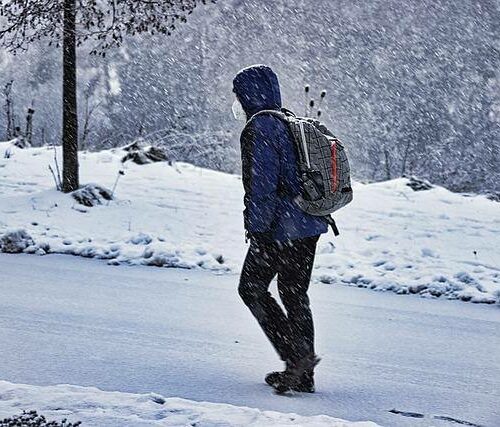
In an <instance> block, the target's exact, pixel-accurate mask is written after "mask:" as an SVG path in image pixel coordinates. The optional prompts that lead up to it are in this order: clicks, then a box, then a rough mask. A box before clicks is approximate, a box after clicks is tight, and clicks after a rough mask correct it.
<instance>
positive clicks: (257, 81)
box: [233, 65, 328, 242]
mask: <svg viewBox="0 0 500 427" xmlns="http://www.w3.org/2000/svg"><path fill="white" fill-rule="evenodd" d="M233 91H234V92H235V94H236V96H237V97H238V100H239V101H240V103H241V105H242V106H243V109H244V110H245V113H246V116H247V120H249V119H250V118H251V117H252V116H253V115H254V114H255V113H257V112H259V111H262V110H279V109H280V108H281V93H280V87H279V83H278V77H277V76H276V74H275V73H274V72H273V71H272V70H271V69H270V68H269V67H267V66H265V65H255V66H252V67H249V68H245V69H244V70H242V71H240V72H239V73H238V74H237V75H236V77H235V78H234V80H233ZM240 142H241V159H242V169H243V170H242V172H243V173H242V177H243V186H244V189H245V199H244V202H245V212H244V217H245V229H246V230H247V231H248V232H250V233H267V234H268V235H270V236H271V237H272V238H273V239H274V240H276V241H279V242H285V241H289V240H296V239H303V238H306V237H311V236H317V235H319V234H321V233H325V232H326V231H327V229H328V227H327V224H326V222H325V220H324V219H323V218H319V217H315V216H312V215H309V214H307V213H305V212H304V211H302V210H301V209H300V208H299V207H298V206H297V205H296V204H295V203H294V202H293V199H294V198H295V197H296V196H297V195H298V194H299V193H300V190H301V184H300V180H299V175H298V169H297V161H296V153H295V147H294V143H293V140H292V139H291V136H290V134H289V131H288V128H287V126H286V124H285V123H284V122H283V121H282V120H280V119H279V118H277V117H274V116H272V115H266V114H263V115H259V116H257V117H255V118H254V119H253V120H252V121H251V122H250V123H247V126H246V127H245V129H244V130H243V132H242V133H241V138H240Z"/></svg>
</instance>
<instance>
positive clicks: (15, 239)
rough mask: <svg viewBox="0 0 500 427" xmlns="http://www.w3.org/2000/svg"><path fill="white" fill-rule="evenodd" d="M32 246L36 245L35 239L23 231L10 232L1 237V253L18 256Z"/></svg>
mask: <svg viewBox="0 0 500 427" xmlns="http://www.w3.org/2000/svg"><path fill="white" fill-rule="evenodd" d="M32 245H34V242H33V239H32V238H31V236H30V235H29V234H28V233H27V232H26V230H23V229H18V230H12V231H8V232H6V233H5V234H4V235H3V236H1V237H0V251H1V252H5V253H9V254H17V253H20V252H23V251H24V250H25V249H26V248H27V247H29V246H32Z"/></svg>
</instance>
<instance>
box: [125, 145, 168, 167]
mask: <svg viewBox="0 0 500 427" xmlns="http://www.w3.org/2000/svg"><path fill="white" fill-rule="evenodd" d="M123 149H124V150H125V151H126V152H127V154H126V155H125V156H124V157H123V158H122V163H125V162H127V161H129V160H131V161H133V162H134V163H137V164H138V165H145V164H148V163H154V162H166V161H168V156H167V153H166V152H165V151H164V150H163V149H162V148H159V147H153V146H149V147H146V146H144V145H143V143H142V141H141V140H138V141H135V142H133V143H132V144H129V145H127V146H125V147H124V148H123Z"/></svg>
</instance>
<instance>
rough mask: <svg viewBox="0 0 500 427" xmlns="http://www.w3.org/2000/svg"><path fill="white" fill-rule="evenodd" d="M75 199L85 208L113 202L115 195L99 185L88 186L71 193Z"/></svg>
mask: <svg viewBox="0 0 500 427" xmlns="http://www.w3.org/2000/svg"><path fill="white" fill-rule="evenodd" d="M71 196H72V197H73V199H75V200H76V201H77V202H78V203H80V204H81V205H84V206H88V207H92V206H97V205H102V204H103V202H104V201H108V200H112V199H113V194H112V193H111V191H110V190H108V189H107V188H104V187H101V186H100V185H97V184H87V185H86V186H84V187H82V188H79V189H78V190H76V191H73V192H72V193H71Z"/></svg>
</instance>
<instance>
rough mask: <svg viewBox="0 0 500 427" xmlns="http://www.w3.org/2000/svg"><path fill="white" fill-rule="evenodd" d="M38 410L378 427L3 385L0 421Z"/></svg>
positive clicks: (124, 421) (261, 425)
mask: <svg viewBox="0 0 500 427" xmlns="http://www.w3.org/2000/svg"><path fill="white" fill-rule="evenodd" d="M34 409H36V410H37V412H38V413H39V414H41V415H44V416H45V417H46V418H47V419H48V420H51V421H52V420H56V421H61V420H62V419H67V420H68V421H69V422H73V423H74V422H77V421H81V422H82V427H84V426H89V427H90V426H95V427H140V426H186V427H187V426H204V427H218V426H232V427H233V426H234V427H238V426H255V427H271V426H272V427H277V426H282V427H285V426H308V427H376V426H377V425H376V424H375V423H372V422H353V423H351V422H347V421H344V420H339V419H335V418H332V417H329V416H326V415H318V416H311V417H303V416H300V415H297V414H282V413H279V412H273V411H260V410H258V409H253V408H245V407H238V406H233V405H227V404H222V403H207V402H194V401H192V400H186V399H179V398H175V397H174V398H173V397H171V398H165V397H163V396H161V395H158V394H154V393H148V394H133V393H120V392H105V391H102V390H99V389H97V388H95V387H79V386H72V385H57V386H46V387H39V386H32V385H25V384H12V383H9V382H7V381H0V420H2V419H4V418H7V417H12V416H13V415H16V414H19V413H21V412H22V411H23V410H28V411H29V410H34ZM0 423H1V422H0Z"/></svg>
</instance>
